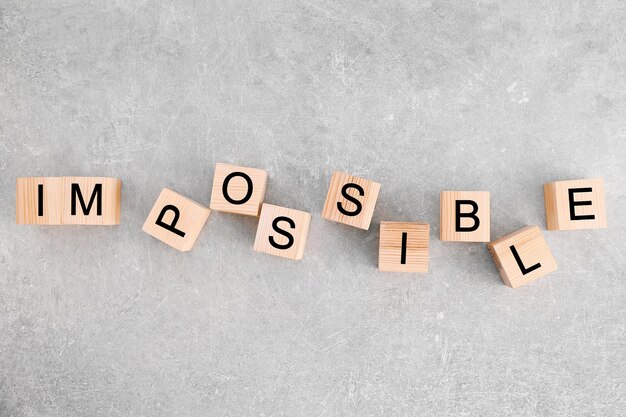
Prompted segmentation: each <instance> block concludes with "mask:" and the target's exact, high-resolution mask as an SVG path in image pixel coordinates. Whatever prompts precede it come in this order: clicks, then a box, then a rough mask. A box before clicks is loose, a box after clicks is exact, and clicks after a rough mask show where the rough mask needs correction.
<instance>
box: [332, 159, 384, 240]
mask: <svg viewBox="0 0 626 417" xmlns="http://www.w3.org/2000/svg"><path fill="white" fill-rule="evenodd" d="M379 191H380V184H379V183H377V182H374V181H369V180H366V179H363V178H359V177H355V176H353V175H349V174H346V173H344V172H337V171H335V172H333V176H332V178H331V180H330V187H329V188H328V194H327V196H326V203H325V204H324V210H323V211H322V217H323V218H325V219H327V220H332V221H335V222H339V223H343V224H347V225H350V226H354V227H358V228H359V229H364V230H367V229H369V227H370V223H371V222H372V216H373V214H374V207H375V206H376V200H377V199H378V192H379Z"/></svg>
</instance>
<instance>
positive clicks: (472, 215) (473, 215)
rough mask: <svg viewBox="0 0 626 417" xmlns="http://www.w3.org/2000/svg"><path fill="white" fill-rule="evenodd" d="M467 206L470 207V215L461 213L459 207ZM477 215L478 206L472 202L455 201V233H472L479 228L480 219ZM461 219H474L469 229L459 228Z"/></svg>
mask: <svg viewBox="0 0 626 417" xmlns="http://www.w3.org/2000/svg"><path fill="white" fill-rule="evenodd" d="M462 204H468V205H470V206H472V211H471V213H461V205H462ZM476 213H478V204H476V202H475V201H472V200H456V231H457V232H473V231H474V230H476V229H478V226H480V219H479V218H478V217H477V216H476ZM461 217H470V218H472V219H474V224H473V225H472V226H470V227H461Z"/></svg>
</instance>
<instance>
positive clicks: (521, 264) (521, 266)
mask: <svg viewBox="0 0 626 417" xmlns="http://www.w3.org/2000/svg"><path fill="white" fill-rule="evenodd" d="M509 249H511V252H513V257H514V258H515V262H517V266H519V269H520V271H522V275H526V274H530V273H531V272H533V271H534V270H535V269H539V268H541V264H540V263H539V262H537V263H536V264H534V265H533V266H530V267H528V268H526V267H525V266H524V262H522V259H521V258H520V257H519V253H517V249H515V246H514V245H511V246H510V247H509Z"/></svg>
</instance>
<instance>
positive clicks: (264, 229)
mask: <svg viewBox="0 0 626 417" xmlns="http://www.w3.org/2000/svg"><path fill="white" fill-rule="evenodd" d="M310 223H311V215H310V214H309V213H306V212H304V211H299V210H294V209H290V208H286V207H280V206H274V205H271V204H267V203H266V204H263V207H262V208H261V216H260V217H259V226H258V228H257V232H256V238H255V240H254V250H255V251H257V252H262V253H268V254H270V255H275V256H282V257H283V258H289V259H295V260H299V259H302V258H303V257H304V247H305V245H306V238H307V234H308V233H309V225H310Z"/></svg>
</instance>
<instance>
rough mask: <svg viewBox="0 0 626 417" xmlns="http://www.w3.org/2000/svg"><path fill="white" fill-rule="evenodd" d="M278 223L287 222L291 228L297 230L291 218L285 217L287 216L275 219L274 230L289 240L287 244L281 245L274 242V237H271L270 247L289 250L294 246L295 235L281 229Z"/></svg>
mask: <svg viewBox="0 0 626 417" xmlns="http://www.w3.org/2000/svg"><path fill="white" fill-rule="evenodd" d="M278 222H287V223H288V224H289V227H291V228H292V229H295V228H296V223H295V222H294V221H293V220H291V219H290V218H289V217H285V216H278V217H276V218H275V219H274V221H273V222H272V229H274V230H275V231H276V232H277V233H278V234H280V235H283V236H285V237H286V238H287V243H285V244H282V245H281V244H280V243H277V242H276V241H275V240H274V236H270V237H269V239H270V245H272V246H274V247H275V248H276V249H283V250H284V249H289V248H290V247H292V246H293V235H292V234H291V233H289V232H287V231H285V230H283V229H281V228H279V227H278Z"/></svg>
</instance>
